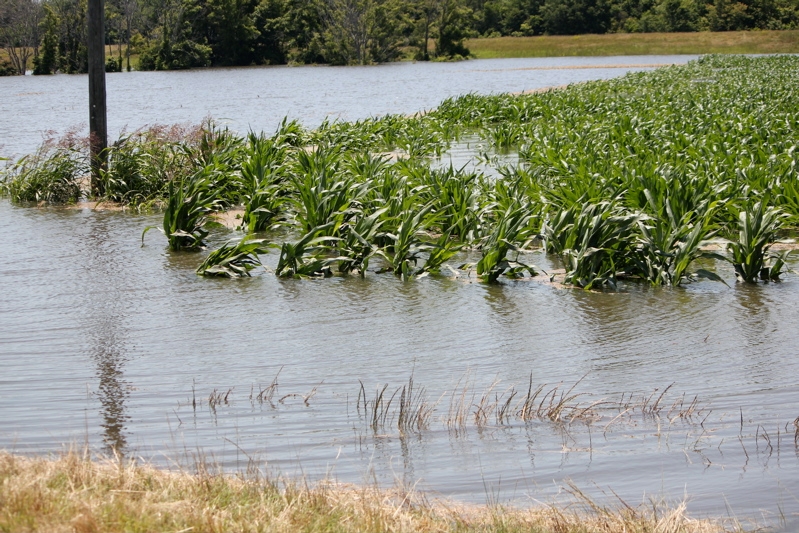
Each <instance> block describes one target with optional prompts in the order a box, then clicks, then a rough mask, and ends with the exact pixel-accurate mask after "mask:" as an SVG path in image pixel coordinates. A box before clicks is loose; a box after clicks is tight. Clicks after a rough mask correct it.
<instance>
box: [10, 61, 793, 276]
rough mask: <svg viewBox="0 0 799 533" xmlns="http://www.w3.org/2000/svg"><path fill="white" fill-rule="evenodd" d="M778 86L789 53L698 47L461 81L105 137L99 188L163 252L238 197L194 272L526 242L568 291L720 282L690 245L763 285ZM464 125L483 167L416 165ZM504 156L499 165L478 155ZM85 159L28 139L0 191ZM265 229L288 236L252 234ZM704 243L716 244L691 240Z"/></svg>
mask: <svg viewBox="0 0 799 533" xmlns="http://www.w3.org/2000/svg"><path fill="white" fill-rule="evenodd" d="M796 87H799V57H795V56H770V57H758V58H751V57H736V56H732V57H721V56H708V57H704V58H702V59H700V60H698V61H694V62H691V63H689V64H688V65H684V66H674V67H667V68H661V69H657V70H654V71H649V72H639V73H633V74H628V75H627V76H624V77H622V78H618V79H614V80H610V81H598V82H590V83H584V84H578V85H572V86H569V87H568V88H565V89H559V90H551V91H547V92H543V93H538V94H529V95H507V94H501V95H489V96H480V95H474V94H470V95H465V96H461V97H458V98H452V99H448V100H446V101H444V102H443V103H442V104H441V105H440V106H439V107H438V108H437V109H435V110H433V111H430V112H428V113H424V114H419V115H415V116H401V115H388V116H384V117H376V118H370V119H367V120H361V121H357V122H332V123H327V122H326V123H324V124H322V125H321V126H320V127H319V128H317V129H314V130H306V129H304V128H303V127H301V126H300V125H299V124H298V123H296V122H290V121H287V120H284V121H283V123H282V124H281V126H280V127H279V128H278V130H277V132H276V133H275V134H274V135H272V136H266V135H255V134H250V135H249V136H247V137H239V136H237V135H235V134H233V133H231V132H229V131H227V130H223V129H219V128H216V127H214V126H213V125H212V124H206V125H204V127H202V128H200V129H198V130H196V131H193V132H190V134H188V133H187V134H185V135H183V136H180V137H178V138H168V136H167V135H165V133H164V131H163V130H158V131H155V130H146V131H141V132H137V133H135V134H133V135H129V136H127V137H125V138H123V139H120V140H119V141H118V142H117V143H115V144H114V145H113V146H112V147H111V148H110V149H109V152H108V155H109V165H108V170H107V171H106V172H105V174H104V191H105V197H104V200H108V201H114V202H120V203H124V204H130V205H133V206H138V207H143V206H144V207H147V206H149V207H152V206H158V207H160V208H163V209H164V225H163V232H164V233H165V234H166V236H167V238H168V241H169V246H170V247H171V248H172V249H173V250H184V249H185V250H196V249H200V248H202V247H203V246H204V244H205V242H204V240H205V238H206V236H207V235H208V229H206V222H207V218H208V216H209V215H210V214H211V213H213V212H217V211H221V210H228V209H231V208H236V207H238V208H239V209H241V214H240V217H241V219H240V222H241V224H240V228H241V230H242V232H244V233H245V234H247V235H250V234H257V235H256V237H258V239H257V240H253V239H254V238H249V237H248V238H246V239H243V240H241V242H240V243H238V244H236V243H233V242H232V243H229V244H227V245H225V246H226V247H225V248H224V250H222V252H224V253H216V254H215V255H214V254H212V256H211V257H209V259H208V260H206V262H205V263H203V266H202V267H201V269H200V270H199V272H201V273H206V274H218V275H229V276H234V275H245V274H248V273H249V271H250V269H251V268H252V267H253V266H254V265H257V264H258V258H257V255H258V254H259V253H264V252H265V251H266V249H267V248H268V247H270V246H272V247H275V248H279V249H280V258H279V261H278V266H277V269H276V274H277V275H280V276H295V277H304V276H326V275H332V274H335V273H336V272H338V273H341V274H351V273H359V274H360V275H364V274H365V273H366V272H367V268H368V266H369V264H370V260H372V259H375V260H376V262H377V264H378V267H379V268H378V270H377V271H378V272H382V271H389V272H393V273H395V274H396V275H397V276H400V277H402V278H403V279H408V278H413V277H417V276H421V275H425V274H437V273H439V272H440V271H441V268H442V267H443V266H444V265H445V264H447V262H448V261H451V260H452V259H453V258H454V257H456V254H458V252H459V251H460V250H462V249H471V250H474V251H475V253H476V252H479V254H480V259H479V260H478V261H477V262H476V263H475V264H474V265H459V266H460V267H461V268H474V269H476V272H477V274H478V276H480V277H481V278H482V279H484V280H485V281H487V282H496V281H497V280H498V279H499V277H500V276H502V275H507V276H512V277H521V276H527V275H536V274H537V271H536V269H535V267H533V266H532V265H528V264H525V263H524V262H523V258H524V254H523V252H524V251H525V250H527V249H528V248H529V246H530V245H531V243H534V242H540V243H542V245H543V246H544V248H545V249H546V251H547V252H548V253H550V254H554V255H555V256H557V258H558V259H559V261H560V262H561V263H562V265H563V267H564V269H565V281H566V283H570V284H574V285H577V286H580V287H585V288H598V287H602V286H610V287H615V286H616V283H617V281H618V280H619V279H622V278H624V279H637V280H641V281H643V282H648V283H651V284H653V285H672V286H677V285H680V284H682V283H685V282H688V281H691V280H696V279H700V278H705V279H712V280H719V281H720V280H721V278H720V277H719V276H718V275H717V274H716V273H714V272H713V271H710V270H707V269H703V268H699V267H698V266H697V265H701V264H702V262H697V260H698V259H700V258H711V259H715V260H723V261H729V262H731V263H732V264H733V266H734V270H735V272H736V275H737V277H738V279H739V280H741V281H745V282H757V281H758V280H765V281H770V280H777V279H779V276H780V274H781V273H782V272H783V271H784V270H785V268H786V267H785V263H786V254H787V252H783V253H782V254H777V253H775V252H773V251H771V250H770V247H771V246H772V244H773V243H774V242H775V241H776V240H777V238H778V236H779V235H780V232H781V231H783V230H784V229H786V228H790V227H795V226H797V225H799V182H798V181H797V179H798V176H797V166H796V162H797V155H796V146H797V143H798V142H799V103H797V102H799V100H798V99H797V94H796ZM475 137H477V138H479V139H481V140H482V142H483V143H484V145H485V146H486V147H490V149H484V150H482V153H481V154H479V157H480V158H481V159H482V160H484V161H488V162H489V164H492V165H493V166H494V167H495V170H496V174H497V175H496V176H488V175H486V174H484V173H482V172H479V171H476V170H467V169H466V168H461V169H458V168H453V167H452V166H450V167H448V168H441V167H440V166H437V165H436V164H435V158H436V156H438V155H440V154H442V153H443V152H445V151H446V150H447V149H448V148H449V147H450V146H451V145H452V144H453V143H454V142H457V141H458V140H461V139H465V138H469V139H473V138H475ZM508 153H510V154H518V164H515V165H507V164H501V163H500V159H499V158H498V157H495V155H496V154H508ZM475 155H476V156H477V155H478V154H475ZM502 160H507V155H505V156H504V157H503V158H502ZM86 167H87V165H86V154H85V152H84V151H83V150H81V149H77V148H75V147H64V146H57V147H44V148H43V149H42V150H40V152H39V153H37V154H35V155H32V156H30V157H28V158H25V159H23V160H21V161H19V162H17V163H16V164H15V165H13V166H11V167H10V168H9V170H7V172H6V176H5V177H4V181H3V190H4V191H5V193H6V194H7V195H9V196H10V197H11V199H12V201H14V202H18V203H22V202H31V201H33V202H64V201H77V200H78V199H79V198H80V195H81V194H82V193H81V187H80V186H79V185H80V183H81V182H82V181H81V180H84V181H85V176H84V174H85V172H86ZM277 226H290V227H292V228H295V230H296V233H297V234H298V238H297V239H296V240H295V241H292V242H284V243H282V244H280V245H278V244H271V245H270V244H267V243H266V242H265V241H263V240H262V239H267V240H268V237H269V236H270V235H271V233H270V232H271V230H273V229H274V228H275V227H277ZM711 238H713V239H724V240H726V241H727V245H726V247H727V250H726V251H727V253H724V254H722V253H718V252H711V251H708V249H707V247H706V246H705V244H706V242H707V241H708V240H709V239H711ZM213 258H217V260H218V261H221V262H224V268H222V267H219V268H216V266H218V265H214V264H213V260H214V259H213ZM209 261H211V262H210V263H209ZM237 265H238V266H237Z"/></svg>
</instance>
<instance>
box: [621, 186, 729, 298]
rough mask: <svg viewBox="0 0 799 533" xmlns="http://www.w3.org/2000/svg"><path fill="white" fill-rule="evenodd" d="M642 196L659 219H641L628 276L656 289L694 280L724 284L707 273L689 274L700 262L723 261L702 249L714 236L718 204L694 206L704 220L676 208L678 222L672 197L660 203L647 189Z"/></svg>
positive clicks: (719, 278) (711, 273)
mask: <svg viewBox="0 0 799 533" xmlns="http://www.w3.org/2000/svg"><path fill="white" fill-rule="evenodd" d="M643 195H644V197H645V198H646V206H647V208H648V210H649V211H650V212H653V213H655V214H656V216H653V217H649V216H645V215H644V216H640V217H639V218H638V229H639V231H640V234H639V235H638V238H637V243H636V245H635V248H634V249H633V250H632V252H631V254H630V264H629V265H628V273H629V274H631V275H633V276H639V277H641V278H643V279H645V280H647V281H649V282H650V283H651V284H652V285H656V286H658V285H672V286H678V285H680V284H681V283H682V282H683V281H686V280H690V279H694V278H705V279H710V280H713V281H721V282H724V280H723V279H722V278H721V277H719V276H718V275H717V274H715V273H713V272H710V271H708V270H704V269H698V270H696V271H695V272H691V271H689V269H690V266H691V264H692V263H693V262H694V261H695V260H697V259H699V258H713V259H719V258H720V259H724V258H723V257H721V256H719V255H718V254H716V253H714V252H706V251H703V250H702V248H701V245H702V242H703V241H704V240H706V239H708V238H709V237H710V236H711V235H712V233H713V232H712V230H711V222H710V220H711V217H712V214H713V211H714V209H715V207H716V203H717V202H710V203H707V202H706V201H702V202H701V203H700V204H693V205H698V207H699V208H700V209H703V210H704V214H703V215H701V216H699V215H698V214H697V213H696V212H695V211H693V210H685V209H681V210H680V209H679V208H677V209H678V211H677V212H678V213H680V217H679V218H678V217H677V216H675V207H674V203H673V202H672V201H671V199H672V197H671V196H670V195H666V197H665V198H664V199H661V200H660V201H658V200H656V199H655V196H654V195H653V194H652V193H651V192H650V191H649V190H648V189H644V191H643ZM684 205H685V204H683V206H684Z"/></svg>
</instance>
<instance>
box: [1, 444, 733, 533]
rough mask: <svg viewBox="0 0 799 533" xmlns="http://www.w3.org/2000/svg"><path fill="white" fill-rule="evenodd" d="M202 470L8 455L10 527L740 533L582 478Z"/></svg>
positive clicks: (5, 480)
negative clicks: (428, 486)
mask: <svg viewBox="0 0 799 533" xmlns="http://www.w3.org/2000/svg"><path fill="white" fill-rule="evenodd" d="M194 462H195V464H194V465H193V467H192V470H193V471H187V470H185V469H183V468H179V469H178V470H177V471H176V470H164V469H158V468H155V467H153V466H151V465H147V464H137V463H136V462H135V461H126V460H124V459H122V458H121V457H115V458H104V459H99V460H98V459H93V458H92V457H91V456H90V454H89V452H88V450H83V451H82V452H79V451H76V450H74V449H73V450H71V451H69V452H66V453H63V454H61V455H58V456H55V457H52V456H50V457H24V456H19V455H13V454H10V453H8V452H0V480H2V483H0V502H3V505H2V506H0V529H2V530H9V531H18V530H25V531H31V532H36V531H48V532H59V531H75V532H78V533H92V532H98V531H103V532H109V533H113V532H117V531H120V532H121V531H132V530H135V531H151V532H156V531H173V532H174V531H182V532H186V533H188V532H189V531H309V532H310V531H314V532H317V531H320V532H325V531H348V532H350V531H351V532H361V531H363V532H371V531H404V532H419V533H427V532H430V533H433V532H436V533H444V532H472V531H474V532H484V531H498V530H499V531H505V532H519V533H521V532H522V531H531V530H534V531H540V532H542V533H543V532H553V533H554V532H557V533H578V532H584V531H603V532H606V533H615V532H619V533H621V532H634V531H662V532H664V533H711V532H727V531H742V530H743V526H742V525H741V523H740V522H739V521H738V520H731V519H722V518H711V519H708V518H703V519H696V518H692V517H690V516H688V515H687V514H686V506H685V502H684V501H683V502H681V503H678V504H676V505H669V504H667V503H664V502H662V501H656V500H652V501H649V502H644V503H642V504H641V505H638V506H636V507H633V506H630V505H628V504H627V503H626V502H621V504H619V505H618V506H615V507H606V506H603V505H600V504H598V503H596V502H594V501H592V500H591V499H590V498H588V497H587V496H586V495H585V494H583V493H582V492H581V491H580V490H579V489H578V488H577V487H576V486H574V485H570V486H569V487H568V488H565V490H566V491H567V492H569V493H571V495H572V497H573V503H571V504H568V505H554V504H537V505H535V506H531V507H527V508H513V507H506V506H501V505H475V504H466V503H462V502H458V501H455V500H451V499H442V498H432V497H430V495H428V494H425V493H423V492H418V491H416V490H415V488H414V487H401V486H396V487H393V488H390V489H385V488H378V487H375V486H368V485H361V486H358V485H352V484H344V483H338V482H335V481H330V480H328V481H323V482H320V483H316V484H308V483H307V482H305V481H302V480H287V479H281V478H277V479H273V478H270V477H268V476H266V475H264V474H263V473H262V472H260V470H258V468H257V465H252V464H251V465H249V466H248V468H247V473H246V474H237V475H233V474H223V473H221V472H220V471H219V470H218V469H216V468H215V467H214V466H213V465H208V464H207V462H206V461H205V459H204V458H202V457H200V458H195V459H194Z"/></svg>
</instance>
